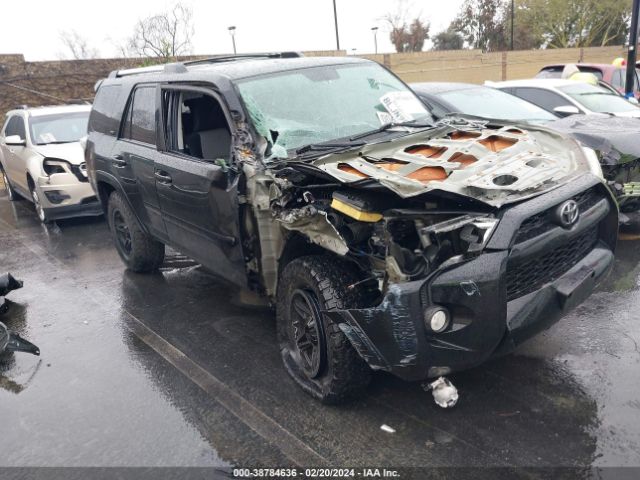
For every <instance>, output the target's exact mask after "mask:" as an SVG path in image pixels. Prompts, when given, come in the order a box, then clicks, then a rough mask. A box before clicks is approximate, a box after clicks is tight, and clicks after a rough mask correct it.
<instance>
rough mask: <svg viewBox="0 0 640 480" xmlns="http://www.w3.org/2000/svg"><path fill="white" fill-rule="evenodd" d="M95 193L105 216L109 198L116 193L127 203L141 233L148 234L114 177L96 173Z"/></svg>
mask: <svg viewBox="0 0 640 480" xmlns="http://www.w3.org/2000/svg"><path fill="white" fill-rule="evenodd" d="M95 191H96V195H97V196H98V200H100V205H102V210H103V211H104V213H105V215H107V216H108V213H109V212H108V210H109V207H108V205H109V197H110V196H111V194H112V193H113V192H118V193H119V194H120V195H121V196H122V198H123V199H124V201H125V202H126V203H127V205H128V206H129V208H130V209H131V212H132V213H133V217H134V218H135V219H136V222H138V225H139V226H140V228H141V229H142V231H143V232H145V233H147V234H148V233H149V231H148V230H147V227H146V226H145V225H144V223H143V222H142V221H141V220H140V218H139V217H138V215H137V213H136V211H135V209H134V208H133V205H131V202H130V201H129V197H128V196H127V194H126V193H125V191H124V189H123V188H122V186H121V185H120V183H119V182H118V180H117V179H116V178H115V177H113V176H112V175H110V174H107V173H105V172H96V182H95Z"/></svg>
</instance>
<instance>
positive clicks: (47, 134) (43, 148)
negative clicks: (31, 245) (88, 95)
mask: <svg viewBox="0 0 640 480" xmlns="http://www.w3.org/2000/svg"><path fill="white" fill-rule="evenodd" d="M90 110H91V106H89V105H67V106H56V107H39V108H19V109H16V110H11V111H9V112H8V113H7V119H6V121H5V123H4V125H3V127H2V130H1V131H0V166H1V169H0V170H1V172H2V177H3V181H4V186H5V189H6V191H7V194H8V196H9V199H10V200H16V199H17V198H18V197H24V198H26V199H28V200H31V201H32V202H33V204H34V206H35V210H36V213H37V214H38V217H39V218H40V220H41V221H42V222H48V221H52V220H57V219H61V218H70V217H77V216H84V215H101V214H102V208H101V206H100V202H99V201H98V199H97V197H96V195H95V193H94V192H93V190H92V188H91V184H90V183H89V181H88V179H87V172H86V167H85V163H84V148H83V147H82V145H81V142H80V140H81V139H82V138H83V137H84V136H85V135H86V132H87V121H88V118H89V112H90Z"/></svg>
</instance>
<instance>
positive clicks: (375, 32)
mask: <svg viewBox="0 0 640 480" xmlns="http://www.w3.org/2000/svg"><path fill="white" fill-rule="evenodd" d="M371 31H372V32H373V45H374V48H375V53H376V55H377V54H378V27H371Z"/></svg>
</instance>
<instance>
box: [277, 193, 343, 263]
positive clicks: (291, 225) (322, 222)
mask: <svg viewBox="0 0 640 480" xmlns="http://www.w3.org/2000/svg"><path fill="white" fill-rule="evenodd" d="M276 220H278V221H279V222H280V223H281V224H282V226H283V227H284V228H286V229H287V230H292V231H297V232H300V233H302V234H304V235H305V236H306V237H308V238H309V240H311V241H312V242H313V243H316V244H318V245H320V246H321V247H324V248H326V249H327V250H329V251H331V252H334V253H337V254H338V255H346V254H347V252H349V247H348V246H347V243H346V242H345V240H344V238H342V235H340V233H338V231H337V230H336V228H335V227H334V226H333V224H332V223H331V222H330V221H329V219H328V218H327V213H326V212H323V211H320V210H318V209H317V208H316V207H314V206H313V205H306V206H304V207H302V208H297V209H294V210H287V211H285V212H282V213H280V214H279V215H278V216H277V217H276Z"/></svg>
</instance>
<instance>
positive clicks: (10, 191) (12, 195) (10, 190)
mask: <svg viewBox="0 0 640 480" xmlns="http://www.w3.org/2000/svg"><path fill="white" fill-rule="evenodd" d="M0 172H2V183H4V189H5V191H6V192H7V198H9V201H11V202H15V201H16V200H18V199H19V196H18V194H17V193H16V191H15V190H14V189H13V187H12V186H11V184H10V183H9V177H7V174H6V173H4V170H1V169H0Z"/></svg>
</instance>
